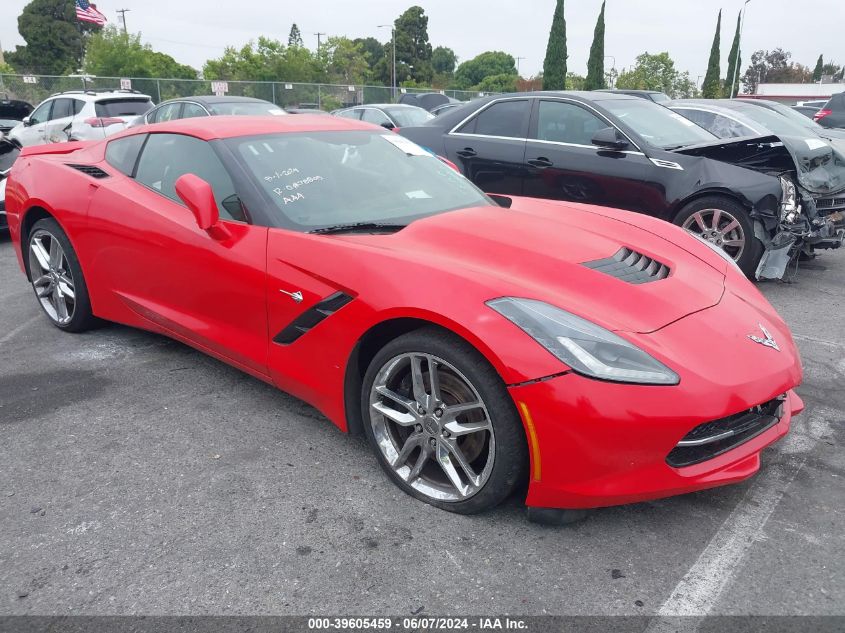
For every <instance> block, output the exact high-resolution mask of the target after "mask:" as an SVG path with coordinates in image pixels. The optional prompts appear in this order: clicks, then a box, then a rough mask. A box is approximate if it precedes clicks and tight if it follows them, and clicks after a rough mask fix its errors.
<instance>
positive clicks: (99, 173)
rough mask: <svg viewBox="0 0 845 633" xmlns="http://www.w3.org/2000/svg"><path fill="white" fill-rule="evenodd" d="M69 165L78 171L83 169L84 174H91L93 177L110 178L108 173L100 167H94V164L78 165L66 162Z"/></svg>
mask: <svg viewBox="0 0 845 633" xmlns="http://www.w3.org/2000/svg"><path fill="white" fill-rule="evenodd" d="M65 164H66V165H67V166H68V167H70V168H72V169H75V170H76V171H81V172H82V173H83V174H86V175H88V176H91V178H108V177H109V175H108V173H106V172H104V171H103V170H102V169H100V168H99V167H94V165H76V164H73V163H65Z"/></svg>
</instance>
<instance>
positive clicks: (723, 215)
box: [682, 209, 746, 261]
mask: <svg viewBox="0 0 845 633" xmlns="http://www.w3.org/2000/svg"><path fill="white" fill-rule="evenodd" d="M682 226H683V228H685V229H686V230H687V231H689V232H690V233H695V234H696V235H699V236H700V237H703V238H704V239H705V240H707V241H708V242H710V243H711V244H715V245H716V246H718V247H719V248H721V249H722V250H723V251H725V252H726V253H727V254H728V255H730V256H731V257H732V258H733V259H734V260H736V261H739V258H740V257H742V253H743V252H744V251H745V244H746V238H745V231H744V230H743V228H742V225H741V224H740V222H739V220H737V219H736V218H735V217H734V216H733V215H732V214H730V213H728V212H727V211H723V210H722V209H701V210H700V211H696V212H695V213H693V214H692V215H691V216H690V217H688V218H687V219H686V221H685V222H684V223H683V225H682Z"/></svg>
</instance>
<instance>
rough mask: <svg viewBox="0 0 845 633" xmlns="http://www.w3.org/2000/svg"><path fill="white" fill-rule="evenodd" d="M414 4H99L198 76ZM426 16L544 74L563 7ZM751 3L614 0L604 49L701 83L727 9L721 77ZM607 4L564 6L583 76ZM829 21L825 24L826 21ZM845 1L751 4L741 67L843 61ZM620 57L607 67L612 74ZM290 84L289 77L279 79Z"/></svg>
mask: <svg viewBox="0 0 845 633" xmlns="http://www.w3.org/2000/svg"><path fill="white" fill-rule="evenodd" d="M2 2H3V5H4V9H3V19H2V20H0V43H2V46H3V48H4V49H5V50H10V49H13V48H14V46H15V45H16V44H22V43H23V40H22V38H21V37H20V35H19V34H18V32H17V20H16V19H14V18H13V17H11V16H16V15H19V14H20V12H21V10H22V9H23V7H24V6H25V5H26V4H27V2H28V0H2ZM414 3H415V0H363V1H362V2H352V1H350V0H311V1H309V2H302V1H293V0H281V1H280V0H275V1H274V0H269V1H268V0H237V1H236V2H225V1H221V2H209V1H208V0H167V1H164V0H144V1H143V2H139V1H138V0H99V2H97V3H96V4H97V6H98V8H99V9H100V11H102V12H103V13H104V14H105V15H106V16H107V17H108V19H109V20H110V22H111V23H113V24H119V23H120V19H119V16H118V14H117V13H116V10H117V9H122V8H128V9H130V11H129V12H128V13H127V14H126V20H127V23H128V26H129V30H130V31H133V32H137V31H140V32H141V33H142V38H143V40H144V41H145V42H147V43H149V44H151V45H152V46H153V48H155V49H156V50H160V51H162V52H165V53H168V54H169V55H171V56H173V57H174V58H175V59H176V60H177V61H179V62H181V63H185V64H190V65H191V66H193V67H195V68H198V69H201V68H202V65H203V62H204V61H205V60H206V59H208V58H209V57H212V58H213V57H219V56H220V55H221V54H222V53H223V49H224V47H225V46H226V45H235V46H240V45H243V44H245V43H246V42H248V41H249V40H251V39H252V40H254V39H257V37H258V36H259V35H265V36H268V37H271V38H276V39H280V40H282V41H285V42H286V41H287V36H288V32H289V30H290V26H291V23H293V22H296V23H297V24H298V25H299V27H300V30H301V31H302V35H303V39H304V41H305V45H306V46H308V47H309V48H312V49H314V48H316V46H317V37H316V35H314V34H315V33H317V32H321V33H326V34H328V35H329V36H332V35H345V36H347V37H350V38H356V37H367V36H373V37H376V38H378V39H379V40H380V41H387V40H389V39H390V32H389V29H380V28H378V25H379V24H387V23H391V22H393V20H394V19H395V18H396V17H397V16H398V15H399V14H400V13H402V12H403V11H404V10H405V9H407V8H408V7H409V6H412V5H413V4H414ZM416 4H419V5H420V6H422V7H423V9H425V12H426V15H428V17H429V23H428V32H429V38H430V40H431V44H432V46H438V45H443V46H448V47H450V48H452V49H453V50H454V51H455V52H456V53H457V55H458V58H459V61H463V60H467V59H471V58H472V57H474V56H475V55H477V54H479V53H481V52H484V51H487V50H503V51H505V52H507V53H510V54H511V55H513V56H514V57H522V58H524V59H521V60H519V64H520V74H522V75H523V76H530V75H533V74H535V73H537V72H538V71H540V70H541V69H542V66H543V58H544V56H545V49H546V43H547V41H548V36H549V28H550V26H551V20H552V14H553V13H554V6H555V0H416ZM743 4H744V0H607V18H606V22H607V29H606V40H605V53H606V54H607V55H609V56H613V58H614V59H615V67H616V68H617V69H618V70H620V71H621V70H622V69H623V68H626V67H631V66H632V65H633V64H634V61H635V59H636V57H637V55H639V54H640V53H643V52H645V51H648V52H651V53H657V52H661V51H668V52H669V54H670V55H671V57H672V58H673V59H674V60H675V64H676V67H677V68H678V70H681V71H689V73H690V75H691V77H692V79H693V81H696V80H698V81H700V80H701V78H703V75H704V73H705V72H706V70H707V59H708V56H709V54H710V46H711V44H712V39H713V33H714V31H715V27H716V16H717V13H718V10H719V9H720V8H721V9H723V10H724V16H723V17H724V20H723V29H722V74H725V73H726V72H727V56H728V53H729V51H730V47H731V41H732V39H733V35H734V30H735V28H736V18H737V14H738V13H739V10H740V9H741V8H742V6H743ZM600 7H601V0H568V1H567V2H566V9H565V11H566V20H567V35H568V38H567V39H568V47H569V60H568V66H569V70H570V71H572V72H576V73H579V74H582V75H583V74H586V66H587V57H588V54H589V49H590V44H591V42H592V38H593V29H594V28H595V23H596V18H597V16H598V13H599V9H600ZM820 16H824V19H820ZM843 24H845V1H843V0H814V1H813V2H811V3H810V2H806V1H802V0H750V3H749V4H748V13H747V20H746V23H745V30H744V34H743V47H742V48H743V52H744V55H743V67H745V66H746V65H747V62H748V59H749V58H750V55H751V53H752V52H753V51H755V50H757V49H772V48H776V47H778V46H781V47H783V48H784V49H786V50H788V51H791V52H792V53H793V59H794V60H796V61H798V62H801V63H803V64H805V65H807V66H810V67H813V66H815V62H816V59H817V58H818V56H819V54H824V56H825V60H826V61H838V62H839V63H845V37H843V35H845V31H843ZM614 59H610V58H608V59H607V60H605V65H606V68H610V67H611V66H613V65H614ZM279 79H280V80H284V77H280V78H279Z"/></svg>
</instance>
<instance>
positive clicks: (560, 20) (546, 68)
mask: <svg viewBox="0 0 845 633" xmlns="http://www.w3.org/2000/svg"><path fill="white" fill-rule="evenodd" d="M567 57H568V55H567V53H566V18H565V17H564V15H563V0H557V4H556V5H555V14H554V17H553V18H552V29H551V31H550V32H549V43H548V45H547V46H546V59H545V60H544V61H543V90H566V59H567Z"/></svg>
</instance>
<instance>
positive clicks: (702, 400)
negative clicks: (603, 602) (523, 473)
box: [509, 295, 803, 509]
mask: <svg viewBox="0 0 845 633" xmlns="http://www.w3.org/2000/svg"><path fill="white" fill-rule="evenodd" d="M737 301H742V300H741V299H739V298H737V297H735V296H733V295H730V296H727V295H726V300H725V301H723V303H722V304H720V305H719V306H716V307H714V308H711V309H708V310H704V311H702V312H700V313H697V314H696V315H692V316H690V317H687V318H685V319H682V320H681V321H678V322H676V323H674V324H672V325H669V326H667V327H666V328H664V329H663V330H659V331H658V332H655V333H653V334H650V335H644V337H645V338H649V339H653V345H652V347H651V349H655V346H658V347H665V346H669V345H671V346H673V347H674V346H675V345H680V347H679V349H684V350H685V354H686V356H687V357H689V359H691V360H688V361H686V365H687V366H686V367H678V366H677V362H676V363H675V366H674V367H673V369H679V370H681V371H679V373H680V375H681V382H680V384H679V385H677V386H673V387H666V386H646V385H624V384H618V383H610V382H602V381H598V380H593V379H590V378H585V377H583V376H580V375H578V374H575V373H567V374H565V375H562V376H558V377H556V378H551V379H548V380H542V381H537V382H532V383H528V384H522V385H517V386H512V387H510V389H509V391H510V394H511V396H512V398H513V400H514V402H515V403H516V405H517V409H518V410H519V412H520V414H521V415H522V418H523V423H524V426H525V428H526V435H527V437H528V444H529V450H530V453H531V470H530V483H529V488H528V497H527V499H526V504H527V505H528V506H531V507H540V508H568V509H579V508H596V507H602V506H612V505H620V504H626V503H634V502H639V501H647V500H651V499H658V498H662V497H669V496H673V495H678V494H683V493H688V492H694V491H697V490H703V489H706V488H713V487H716V486H722V485H725V484H731V483H735V482H738V481H741V480H743V479H746V478H748V477H750V476H751V475H753V474H754V473H756V472H757V470H758V469H759V468H760V451H762V450H763V449H764V448H765V447H767V446H769V445H770V444H772V443H774V442H776V441H777V440H779V439H780V438H781V437H783V436H784V435H786V433H787V432H788V431H789V426H790V422H791V420H792V416H793V415H795V414H797V413H799V412H800V411H801V410H802V409H803V403H802V401H801V399H800V398H799V397H798V395H797V394H796V393H795V392H794V391H793V388H794V387H795V386H797V385H798V384H799V383H800V381H801V364H800V360H799V358H798V356H797V352H796V351H795V349H794V346H793V343H792V341H791V339H790V338H789V335H788V332H786V331H785V326H783V325H782V324H780V323H778V324H776V325H775V324H772V323H771V322H767V321H766V320H762V315H761V314H760V313H757V314H756V315H755V316H754V317H753V320H751V323H750V327H749V333H753V332H752V330H753V328H754V327H755V326H756V324H757V319H758V318H759V319H761V320H762V323H765V325H766V327H767V329H768V330H770V331H772V332H774V336H775V338H776V339H777V340H778V343H779V344H780V346H781V351H780V352H778V351H775V350H773V349H770V348H766V347H764V346H763V345H757V344H755V343H753V342H752V341H750V340H748V339H747V337H746V336H745V335H744V334H737V335H735V336H731V335H726V334H724V331H722V337H721V339H717V338H714V336H713V334H714V333H715V332H716V331H718V330H719V328H720V327H724V325H725V324H728V323H731V324H732V327H735V325H734V323H736V321H734V322H731V321H729V320H726V319H728V318H730V317H732V316H733V318H735V319H738V320H739V322H741V323H744V322H747V321H748V320H749V319H747V318H742V317H743V315H742V312H737V306H736V302H737ZM645 338H640V341H643V340H645ZM633 342H635V343H636V342H637V341H636V340H635V341H633ZM722 345H724V348H723V349H720V347H721V346H722ZM660 360H663V359H662V358H661V359H660ZM669 362H670V363H671V361H669ZM670 366H672V364H670ZM783 394H786V398H785V400H784V401H783V406H782V408H781V414H780V417H779V419H778V421H777V422H776V423H774V424H772V425H771V426H768V427H767V428H765V430H763V431H762V432H760V433H759V434H756V435H754V436H752V437H750V438H749V439H747V440H746V441H744V442H742V443H741V444H738V445H736V446H734V447H732V448H730V449H729V450H726V451H724V452H721V453H720V454H718V455H716V456H715V457H712V458H709V459H706V460H704V461H700V462H698V463H694V464H692V465H689V466H684V467H679V468H676V467H672V466H670V465H669V463H667V458H668V457H669V454H670V453H671V452H672V451H673V449H675V448H676V447H677V445H678V442H679V441H681V440H682V439H684V438H685V436H687V435H688V434H689V433H690V432H691V431H692V430H693V429H695V428H696V427H699V426H700V425H702V424H704V423H707V422H711V421H714V420H720V419H722V418H726V417H728V416H732V415H734V414H737V413H740V412H742V411H745V410H746V409H751V408H752V407H756V406H757V405H761V404H763V403H767V402H769V401H772V400H773V399H776V398H778V396H781V395H783ZM669 461H671V460H669Z"/></svg>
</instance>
